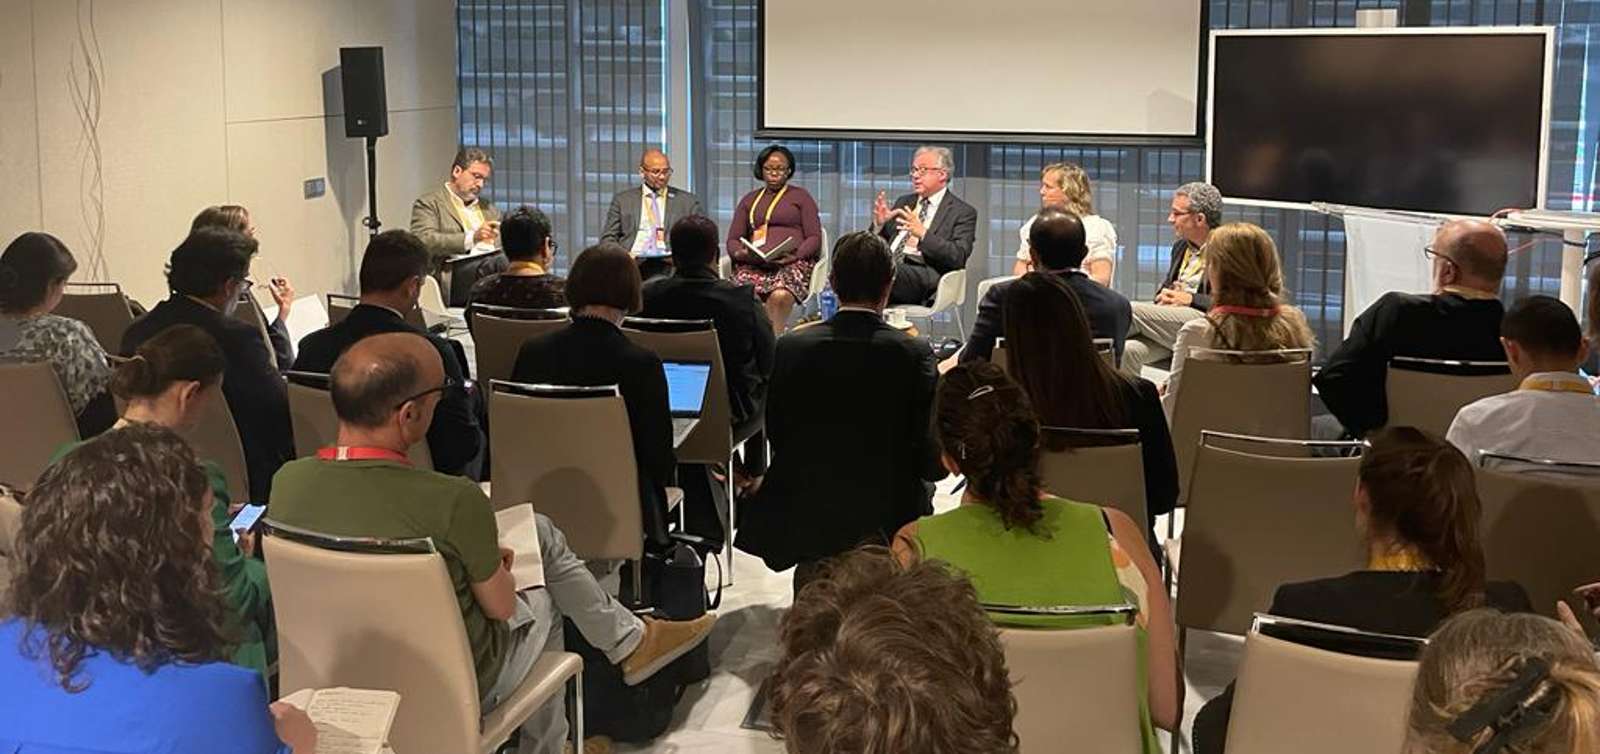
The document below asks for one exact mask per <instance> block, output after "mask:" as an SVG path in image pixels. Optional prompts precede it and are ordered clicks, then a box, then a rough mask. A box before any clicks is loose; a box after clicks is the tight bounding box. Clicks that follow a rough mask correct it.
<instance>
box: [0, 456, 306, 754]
mask: <svg viewBox="0 0 1600 754" xmlns="http://www.w3.org/2000/svg"><path fill="white" fill-rule="evenodd" d="M208 490H209V486H208V483H207V481H206V472H205V470H204V469H202V468H201V466H200V464H199V463H198V462H197V461H196V460H195V457H194V452H193V451H191V450H190V449H189V446H188V444H187V443H185V442H184V441H183V440H182V439H181V438H179V437H178V436H177V435H176V434H174V433H173V432H172V431H171V430H169V429H166V428H165V427H160V426H156V425H152V424H134V425H132V426H128V427H124V428H120V429H114V430H112V431H109V432H107V433H105V434H104V435H101V436H100V437H98V438H96V439H94V440H91V441H89V442H87V443H84V444H83V445H81V446H79V447H77V448H75V449H74V450H72V452H70V453H68V454H67V455H66V456H64V457H63V458H62V459H61V460H59V461H57V462H56V463H55V464H53V465H51V466H50V468H48V469H46V470H45V472H44V474H43V475H42V476H41V477H40V478H39V483H38V485H37V486H35V487H34V489H33V491H32V492H31V493H30V494H29V495H28V500H27V504H26V505H25V506H24V507H23V512H22V530H21V531H20V533H19V535H18V541H17V551H16V557H15V560H14V561H13V566H14V567H15V569H16V571H15V574H14V576H13V578H12V581H11V587H12V592H11V609H10V614H9V615H8V616H7V617H6V618H5V619H4V622H0V748H4V749H5V750H7V751H74V752H77V751H85V752H86V751H170V752H202V751H203V752H219V753H221V752H227V753H229V754H288V753H290V752H292V753H293V754H312V752H314V751H315V750H316V743H317V734H316V730H315V728H313V727H312V725H311V721H310V719H309V718H307V717H306V715H305V714H304V713H303V712H300V711H299V710H296V709H294V708H293V707H290V706H288V705H285V704H282V703H275V704H272V705H270V707H269V705H268V699H267V687H266V685H265V684H263V683H262V680H261V677H260V676H259V675H258V674H257V673H256V672H254V671H252V670H249V669H246V668H241V667H238V666H236V665H232V664H230V663H229V662H228V661H227V660H228V657H229V653H230V651H231V646H230V645H231V643H232V641H233V637H232V636H231V635H230V633H229V630H228V623H229V612H230V610H229V607H228V605H227V603H226V602H225V600H224V599H223V597H222V589H223V585H222V583H221V580H220V579H219V578H218V575H217V569H216V567H215V565H214V559H213V556H212V553H211V546H212V542H213V541H214V540H215V536H216V533H215V528H214V527H213V525H212V523H213V517H212V502H211V499H210V496H209V495H208ZM108 542H110V543H113V544H112V545H111V546H108V545H107V543H108ZM130 543H133V544H136V545H137V546H130ZM19 747H20V748H19Z"/></svg>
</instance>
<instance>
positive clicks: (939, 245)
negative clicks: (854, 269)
mask: <svg viewBox="0 0 1600 754" xmlns="http://www.w3.org/2000/svg"><path fill="white" fill-rule="evenodd" d="M919 200H920V197H918V196H917V195H916V194H915V193H911V194H906V195H904V196H902V197H900V198H899V199H896V200H894V205H893V207H892V208H893V209H900V208H902V207H910V208H911V209H912V211H916V206H917V202H918V201H919ZM878 235H880V236H882V237H883V240H884V241H886V242H888V243H890V244H893V243H894V239H895V236H898V235H900V229H899V228H898V227H896V226H895V224H894V223H893V222H887V223H884V224H883V227H882V228H880V229H878ZM977 237H978V210H976V209H974V208H973V206H972V205H970V204H968V203H966V202H965V201H962V199H961V197H959V196H956V195H955V192H954V191H950V190H948V189H946V191H945V194H944V198H943V199H941V200H940V201H939V211H938V212H936V213H934V215H933V224H932V225H930V226H928V232H927V233H926V234H924V235H923V237H922V240H921V241H919V242H917V251H919V252H921V253H922V255H921V256H920V257H919V256H917V255H914V254H912V255H907V256H906V257H905V259H904V260H903V261H902V262H901V263H900V265H899V266H898V269H897V270H896V271H895V274H896V278H895V291H894V294H893V296H894V298H893V299H892V300H891V303H895V304H926V303H929V302H931V301H933V294H934V291H936V290H938V288H939V276H940V275H943V274H944V273H946V272H954V271H956V270H962V269H966V267H967V257H970V256H972V244H973V241H975V240H976V239H977Z"/></svg>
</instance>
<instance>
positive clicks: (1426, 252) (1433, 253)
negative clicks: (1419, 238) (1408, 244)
mask: <svg viewBox="0 0 1600 754" xmlns="http://www.w3.org/2000/svg"><path fill="white" fill-rule="evenodd" d="M1422 256H1423V258H1425V259H1427V260H1428V261H1429V262H1432V261H1433V259H1434V257H1438V258H1439V259H1443V260H1444V261H1445V262H1448V263H1450V264H1455V263H1456V260H1454V259H1451V258H1450V255H1449V254H1443V253H1440V252H1439V251H1438V250H1436V249H1434V248H1433V244H1428V245H1427V246H1424V247H1422Z"/></svg>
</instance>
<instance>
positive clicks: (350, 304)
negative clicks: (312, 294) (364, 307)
mask: <svg viewBox="0 0 1600 754" xmlns="http://www.w3.org/2000/svg"><path fill="white" fill-rule="evenodd" d="M359 303H361V299H360V298H358V297H356V296H351V295H348V294H344V293H330V294H328V326H329V327H332V326H334V325H337V324H339V323H340V322H343V321H344V318H345V317H348V316H350V310H351V309H354V308H356V304H359Z"/></svg>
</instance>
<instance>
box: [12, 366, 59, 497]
mask: <svg viewBox="0 0 1600 754" xmlns="http://www.w3.org/2000/svg"><path fill="white" fill-rule="evenodd" d="M0 395H4V396H6V398H7V400H6V403H7V406H6V410H5V416H6V420H5V422H4V424H3V425H0V427H3V428H0V482H3V483H5V484H8V485H11V486H12V487H16V488H17V489H23V490H25V489H28V488H30V487H32V486H33V482H34V480H36V479H38V478H39V473H40V472H42V471H44V468H45V466H48V465H49V464H50V458H51V457H52V456H54V455H55V453H56V451H57V450H60V449H61V446H62V445H65V444H67V443H69V442H72V441H74V440H77V439H78V422H77V420H76V419H75V418H73V415H72V404H70V403H68V402H67V394H66V391H64V390H62V389H61V381H60V379H58V378H57V377H56V371H55V369H54V368H52V367H51V366H50V364H49V362H44V361H39V362H18V361H0Z"/></svg>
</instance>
